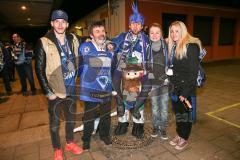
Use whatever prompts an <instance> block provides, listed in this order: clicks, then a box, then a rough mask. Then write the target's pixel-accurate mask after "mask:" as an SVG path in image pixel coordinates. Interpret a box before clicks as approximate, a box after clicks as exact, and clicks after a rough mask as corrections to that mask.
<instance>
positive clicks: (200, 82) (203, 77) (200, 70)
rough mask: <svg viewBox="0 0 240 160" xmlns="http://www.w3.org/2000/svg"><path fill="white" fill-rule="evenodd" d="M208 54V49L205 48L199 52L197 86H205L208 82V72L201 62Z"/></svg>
mask: <svg viewBox="0 0 240 160" xmlns="http://www.w3.org/2000/svg"><path fill="white" fill-rule="evenodd" d="M206 54H207V51H206V50H205V49H203V50H202V51H201V52H200V54H199V61H200V63H199V65H198V76H197V87H203V86H204V84H205V82H206V74H205V71H204V69H203V67H202V65H201V62H202V60H203V58H204V56H205V55H206Z"/></svg>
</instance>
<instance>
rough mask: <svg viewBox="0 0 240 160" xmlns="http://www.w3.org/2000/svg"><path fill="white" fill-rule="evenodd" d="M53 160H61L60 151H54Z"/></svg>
mask: <svg viewBox="0 0 240 160" xmlns="http://www.w3.org/2000/svg"><path fill="white" fill-rule="evenodd" d="M54 160H63V155H62V150H61V149H56V150H55V151H54Z"/></svg>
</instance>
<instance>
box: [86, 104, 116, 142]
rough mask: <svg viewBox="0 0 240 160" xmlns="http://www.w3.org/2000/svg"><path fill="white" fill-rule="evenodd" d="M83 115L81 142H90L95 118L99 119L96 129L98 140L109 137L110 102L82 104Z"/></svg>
mask: <svg viewBox="0 0 240 160" xmlns="http://www.w3.org/2000/svg"><path fill="white" fill-rule="evenodd" d="M84 105H85V106H84V115H83V124H84V129H83V137H82V140H83V142H90V140H91V135H92V132H93V131H94V121H95V119H96V118H97V117H99V118H100V121H99V125H98V129H99V136H100V138H103V137H107V136H109V135H110V133H109V132H110V125H111V116H110V114H111V102H106V103H98V102H87V101H85V102H84Z"/></svg>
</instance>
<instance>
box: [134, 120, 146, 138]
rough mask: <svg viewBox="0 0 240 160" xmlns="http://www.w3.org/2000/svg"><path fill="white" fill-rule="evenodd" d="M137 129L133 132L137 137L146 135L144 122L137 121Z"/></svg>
mask: <svg viewBox="0 0 240 160" xmlns="http://www.w3.org/2000/svg"><path fill="white" fill-rule="evenodd" d="M135 125H136V129H135V128H134V129H135V130H136V131H135V133H134V134H133V135H134V136H135V137H136V138H137V139H142V138H143V137H144V129H143V128H144V124H143V123H135Z"/></svg>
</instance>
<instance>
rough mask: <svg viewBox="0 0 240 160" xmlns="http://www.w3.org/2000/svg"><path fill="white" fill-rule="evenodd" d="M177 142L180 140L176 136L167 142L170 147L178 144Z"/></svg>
mask: <svg viewBox="0 0 240 160" xmlns="http://www.w3.org/2000/svg"><path fill="white" fill-rule="evenodd" d="M179 140H180V137H179V136H178V135H176V136H175V137H174V138H173V139H172V140H171V141H170V142H169V144H170V145H172V146H175V145H177V144H178V142H179Z"/></svg>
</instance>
